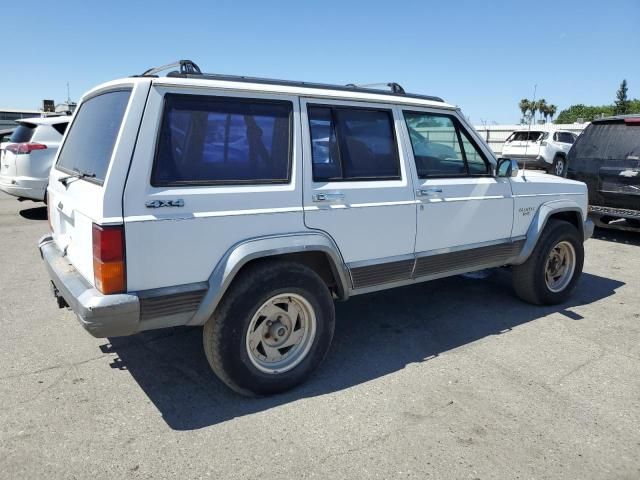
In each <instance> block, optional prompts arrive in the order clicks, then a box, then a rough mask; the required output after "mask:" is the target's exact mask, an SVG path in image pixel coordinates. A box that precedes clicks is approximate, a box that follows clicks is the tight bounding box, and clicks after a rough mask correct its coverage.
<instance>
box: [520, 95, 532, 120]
mask: <svg viewBox="0 0 640 480" xmlns="http://www.w3.org/2000/svg"><path fill="white" fill-rule="evenodd" d="M530 107H531V102H530V101H529V100H528V99H526V98H523V99H522V100H520V103H519V104H518V108H520V111H521V112H522V117H523V118H525V117H526V116H527V112H528V111H529V108H530Z"/></svg>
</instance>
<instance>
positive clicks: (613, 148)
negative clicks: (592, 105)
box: [569, 118, 640, 210]
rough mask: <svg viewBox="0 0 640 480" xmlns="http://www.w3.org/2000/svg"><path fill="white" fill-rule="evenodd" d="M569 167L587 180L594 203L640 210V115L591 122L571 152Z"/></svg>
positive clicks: (575, 173) (579, 178) (580, 177)
mask: <svg viewBox="0 0 640 480" xmlns="http://www.w3.org/2000/svg"><path fill="white" fill-rule="evenodd" d="M572 164H573V167H571V166H572ZM569 166H570V168H572V170H573V174H572V176H574V177H575V178H577V179H578V180H582V181H584V182H586V183H587V185H588V187H589V203H590V204H591V205H596V206H605V207H614V208H627V209H632V210H640V118H626V119H613V120H608V121H602V122H594V123H593V124H591V125H590V126H589V127H588V128H587V129H586V130H585V132H584V133H583V134H582V135H581V136H580V137H579V138H578V140H577V141H576V143H575V144H574V146H573V148H572V149H571V151H570V152H569Z"/></svg>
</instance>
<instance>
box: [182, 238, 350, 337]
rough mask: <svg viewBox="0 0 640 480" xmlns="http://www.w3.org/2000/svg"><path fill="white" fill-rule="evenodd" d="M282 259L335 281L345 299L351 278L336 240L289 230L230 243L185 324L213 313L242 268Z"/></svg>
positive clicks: (324, 278) (197, 320)
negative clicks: (197, 306)
mask: <svg viewBox="0 0 640 480" xmlns="http://www.w3.org/2000/svg"><path fill="white" fill-rule="evenodd" d="M274 258H278V259H283V260H289V261H296V262H299V263H302V264H304V265H306V266H308V267H310V268H312V269H313V270H314V271H316V272H317V273H318V274H319V275H320V277H321V278H322V279H323V280H324V281H325V283H326V284H327V286H329V287H330V286H331V283H333V284H334V285H335V293H336V295H337V296H338V298H340V299H342V300H346V299H347V298H348V296H349V292H350V290H351V280H350V275H349V271H348V269H347V267H346V264H345V262H344V260H343V258H342V255H341V254H340V251H339V250H338V247H337V246H336V244H335V243H334V242H333V240H331V238H329V237H328V236H326V235H323V234H321V233H292V234H287V235H277V236H268V237H260V238H256V239H251V240H247V241H244V242H241V243H239V244H236V245H234V246H233V247H231V248H230V249H229V250H228V251H227V252H226V253H225V255H224V256H223V257H222V259H221V260H220V261H219V262H218V264H217V265H216V266H215V268H214V269H213V272H212V273H211V275H210V276H209V280H208V283H209V288H208V290H207V293H206V294H205V296H204V298H203V300H202V303H201V304H200V306H199V308H198V310H197V311H196V313H195V315H194V316H193V317H192V318H191V320H190V321H189V322H188V323H187V324H188V325H203V324H204V323H205V322H206V321H207V320H208V319H209V318H210V317H211V315H212V314H213V312H214V311H215V309H216V307H217V306H218V304H219V303H220V300H221V299H222V297H223V296H224V294H225V292H226V291H227V290H228V288H229V286H230V285H231V283H232V282H233V280H234V279H235V278H237V276H238V274H240V273H241V272H242V270H243V269H245V268H246V267H248V266H249V264H254V263H256V262H260V261H264V260H266V259H274Z"/></svg>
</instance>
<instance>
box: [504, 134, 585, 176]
mask: <svg viewBox="0 0 640 480" xmlns="http://www.w3.org/2000/svg"><path fill="white" fill-rule="evenodd" d="M575 141H576V134H575V133H572V132H569V131H568V130H553V129H551V130H548V129H547V130H538V129H535V128H534V129H532V130H529V129H521V130H516V131H515V132H513V133H512V134H511V135H509V137H508V138H507V139H506V140H505V142H504V145H503V146H502V152H501V154H500V157H502V158H511V159H514V160H517V162H518V163H519V164H520V165H521V166H525V165H526V166H527V167H533V168H541V169H543V170H546V171H547V172H548V173H552V174H554V175H557V176H559V177H566V176H567V155H568V153H569V150H571V146H572V145H573V143H574V142H575Z"/></svg>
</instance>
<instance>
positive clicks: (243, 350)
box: [203, 260, 335, 396]
mask: <svg viewBox="0 0 640 480" xmlns="http://www.w3.org/2000/svg"><path fill="white" fill-rule="evenodd" d="M334 326H335V312H334V305H333V299H332V297H331V294H330V292H329V289H328V288H327V286H326V284H325V283H324V281H323V280H322V279H321V278H320V276H319V275H318V274H316V273H315V272H314V271H313V270H311V269H310V268H308V267H306V266H304V265H301V264H299V263H295V262H289V261H276V260H266V261H261V262H259V263H257V264H255V265H250V266H249V267H247V270H245V271H244V272H242V273H241V274H240V275H239V277H238V278H236V279H235V280H234V282H233V284H232V285H231V287H230V288H229V290H228V291H227V293H226V294H225V296H224V298H223V299H222V301H221V303H220V305H219V306H218V308H217V309H216V311H215V313H214V314H213V315H212V317H211V318H210V319H209V320H208V321H207V323H206V324H205V326H204V331H203V343H204V350H205V354H206V356H207V360H208V361H209V365H210V366H211V368H212V369H213V371H214V373H215V374H216V375H217V376H218V377H219V378H220V379H221V380H222V381H223V382H224V383H225V384H227V385H228V386H229V387H230V388H231V389H233V390H235V391H236V392H238V393H240V394H242V395H247V396H254V395H268V394H273V393H278V392H283V391H285V390H289V389H290V388H293V387H294V386H296V385H298V384H300V383H302V382H303V381H304V380H306V379H307V378H308V377H309V375H310V374H311V373H312V372H313V371H314V370H315V369H316V368H317V367H318V366H319V365H320V363H321V362H322V360H323V359H324V357H325V356H326V354H327V351H328V349H329V346H330V344H331V340H332V338H333V332H334Z"/></svg>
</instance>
